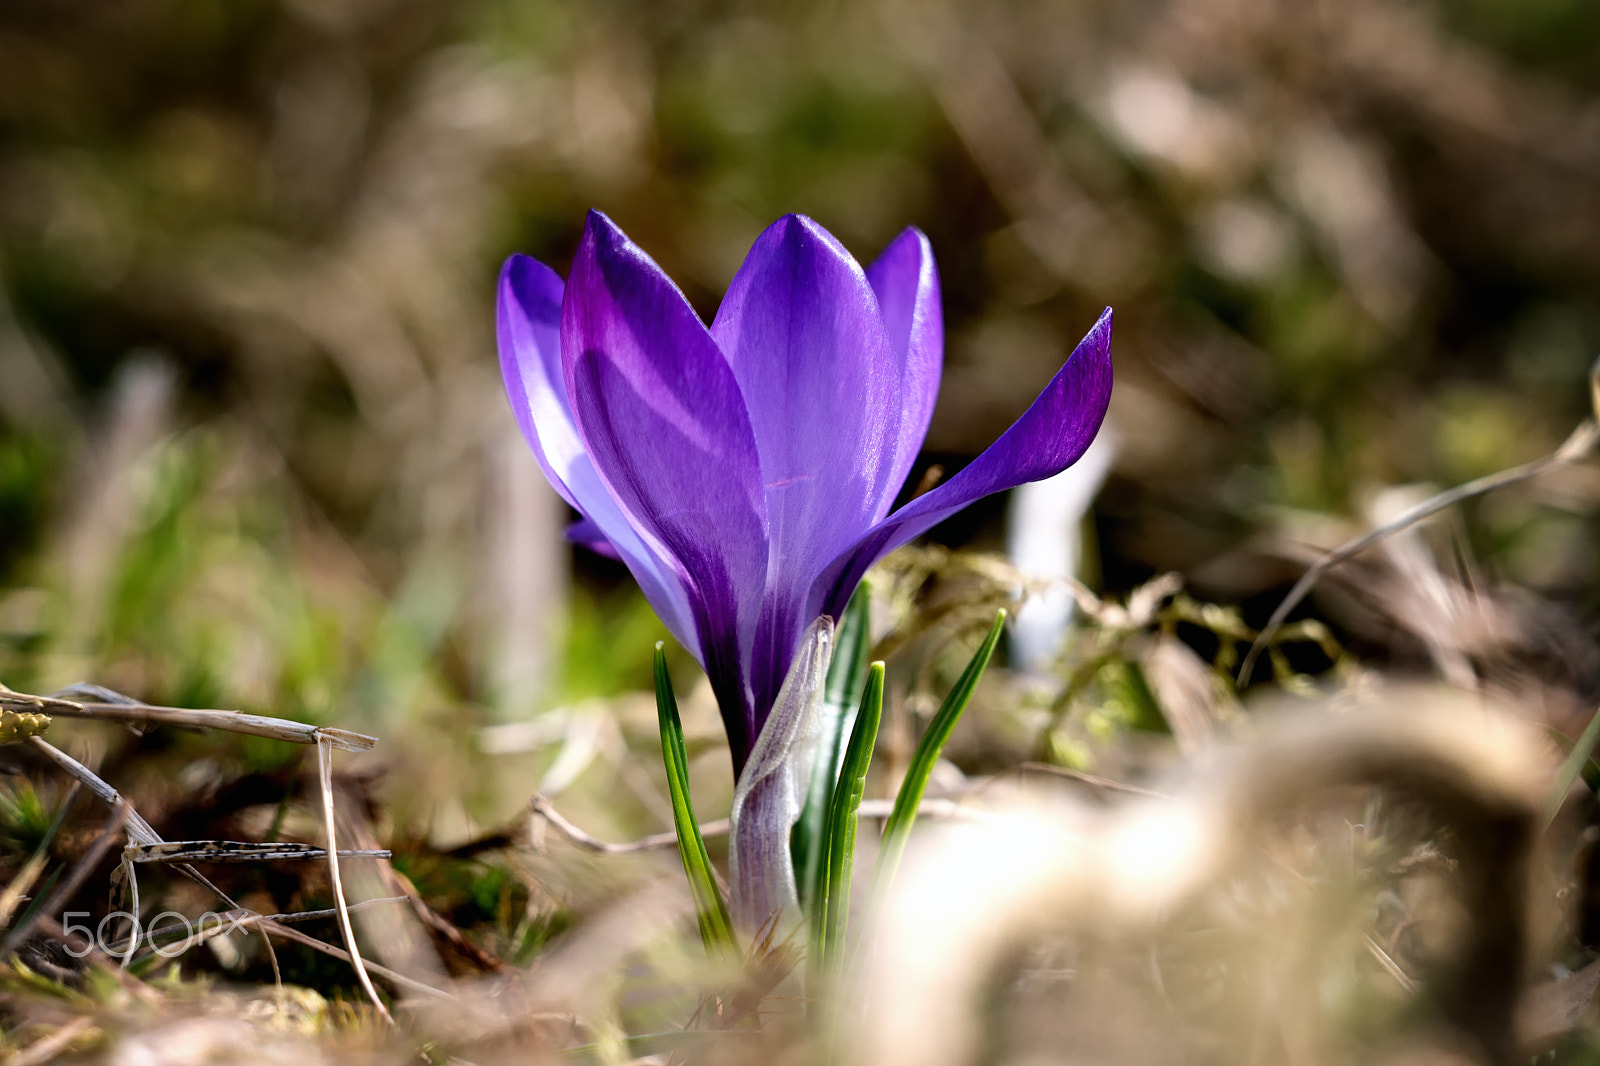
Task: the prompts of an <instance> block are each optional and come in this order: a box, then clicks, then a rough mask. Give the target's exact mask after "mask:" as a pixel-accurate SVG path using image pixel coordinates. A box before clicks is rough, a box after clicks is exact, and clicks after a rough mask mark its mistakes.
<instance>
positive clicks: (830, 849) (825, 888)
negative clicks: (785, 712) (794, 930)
mask: <svg viewBox="0 0 1600 1066" xmlns="http://www.w3.org/2000/svg"><path fill="white" fill-rule="evenodd" d="M882 718H883V664H882V663H873V664H872V667H871V669H870V670H869V671H868V673H867V684H866V690H865V691H864V692H863V693H862V695H861V708H860V710H858V711H857V712H856V724H855V728H853V729H851V730H850V744H849V746H848V747H846V748H845V752H844V766H843V767H842V768H841V769H840V771H839V783H838V784H837V785H836V786H835V787H834V790H833V799H832V802H830V803H829V804H828V818H827V823H826V836H825V837H824V841H825V850H824V853H825V855H826V858H827V862H826V863H825V864H824V866H823V869H822V872H821V875H820V876H819V883H818V886H817V891H816V897H815V898H816V904H815V909H816V911H817V914H818V916H819V920H818V921H816V922H814V923H813V925H812V958H813V959H816V960H817V962H818V964H819V965H820V966H822V967H824V968H831V967H833V966H835V965H837V962H838V960H839V958H840V956H841V949H842V948H843V946H844V936H845V927H846V925H847V923H848V921H849V917H850V873H851V870H852V869H853V868H854V866H855V856H856V821H857V819H856V812H857V811H858V810H860V808H861V796H862V794H863V793H864V792H865V791H866V788H867V768H868V767H869V766H870V765H871V764H872V749H873V746H874V745H875V744H876V743H877V741H878V723H879V721H881V720H882Z"/></svg>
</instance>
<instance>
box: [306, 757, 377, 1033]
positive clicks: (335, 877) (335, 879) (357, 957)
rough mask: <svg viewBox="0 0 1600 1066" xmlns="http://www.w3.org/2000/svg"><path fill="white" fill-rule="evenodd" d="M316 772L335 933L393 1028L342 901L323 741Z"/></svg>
mask: <svg viewBox="0 0 1600 1066" xmlns="http://www.w3.org/2000/svg"><path fill="white" fill-rule="evenodd" d="M317 771H318V775H319V777H320V778H321V783H322V821H323V825H324V827H325V828H326V830H327V834H328V877H329V879H330V880H331V881H332V883H333V902H334V905H335V906H336V907H337V908H338V910H339V931H340V932H341V933H343V934H344V943H345V947H347V948H348V949H349V952H350V965H351V967H352V968H354V970H355V971H356V978H357V979H358V980H359V981H360V982H361V987H362V989H363V990H365V991H366V993H367V997H368V998H369V999H371V1000H372V1005H373V1006H374V1007H377V1008H378V1013H379V1014H381V1015H383V1020H384V1021H386V1022H388V1023H389V1024H390V1025H393V1024H394V1017H393V1016H392V1015H390V1013H389V1008H388V1007H385V1006H384V1005H383V1000H382V999H380V998H379V997H378V990H377V989H376V988H374V987H372V978H371V977H369V976H368V975H367V964H366V962H365V960H363V959H362V958H361V949H360V948H359V947H357V946H356V931H355V928H354V927H353V926H351V924H350V907H349V905H348V904H346V903H345V900H344V882H343V881H342V879H341V878H340V876H339V846H338V844H337V843H336V842H335V838H334V824H333V823H334V818H333V747H332V744H331V743H330V742H328V741H325V740H318V742H317Z"/></svg>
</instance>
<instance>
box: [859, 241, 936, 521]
mask: <svg viewBox="0 0 1600 1066" xmlns="http://www.w3.org/2000/svg"><path fill="white" fill-rule="evenodd" d="M867 281H868V282H869V283H870V284H871V285H872V291H873V292H874V293H876V294H877V297H878V307H879V309H880V310H881V311H882V313H883V324H884V326H885V327H887V329H888V331H889V340H890V341H891V342H892V343H893V344H894V349H895V354H896V355H897V356H898V357H899V358H900V364H901V368H902V369H901V373H900V431H899V435H898V436H897V438H896V442H895V457H894V463H893V464H892V474H891V476H890V479H889V481H890V484H891V486H892V487H893V489H894V490H895V491H896V492H898V491H899V488H900V486H901V484H902V483H903V482H904V481H905V479H906V475H907V474H909V473H911V465H912V464H913V463H914V462H916V459H917V453H918V452H919V451H921V450H922V441H923V439H924V438H926V437H927V435H928V423H929V421H931V420H932V418H933V405H934V401H935V400H937V399H938V398H939V374H940V370H941V367H942V364H943V362H944V314H943V312H942V311H941V309H940V307H939V271H938V269H937V268H936V267H935V266H934V263H933V247H932V246H931V245H930V244H929V243H928V238H927V237H926V236H924V235H923V232H922V231H921V230H919V229H917V228H916V227H915V226H913V227H911V228H909V229H907V230H906V231H905V232H904V233H902V234H900V236H898V237H896V238H895V240H894V243H892V244H890V245H889V247H887V248H885V249H884V250H883V254H882V255H880V256H878V258H877V261H876V262H874V263H873V264H872V265H871V266H869V267H867ZM892 503H894V498H893V497H892V496H890V497H886V498H884V500H883V501H882V503H881V505H880V507H879V510H878V511H877V513H876V514H874V515H873V521H874V522H876V521H878V520H880V519H882V518H883V516H884V515H885V514H887V513H888V510H889V506H890V504H892Z"/></svg>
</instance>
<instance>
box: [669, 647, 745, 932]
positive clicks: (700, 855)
mask: <svg viewBox="0 0 1600 1066" xmlns="http://www.w3.org/2000/svg"><path fill="white" fill-rule="evenodd" d="M656 715H657V717H658V718H659V719H660V722H661V758H662V761H664V762H665V763H666V764H667V789H668V791H670V792H671V793H672V824H673V828H675V829H676V830H677V831H678V855H679V856H680V857H681V858H682V859H683V872H684V874H685V875H686V876H687V877H688V878H689V893H690V895H692V896H693V897H694V906H695V912H696V914H697V915H698V917H699V919H700V939H701V940H702V941H704V943H705V946H706V952H707V954H711V955H717V954H729V955H732V956H734V957H737V956H738V946H737V945H736V944H735V942H734V939H733V923H732V922H730V921H729V920H728V907H727V904H726V903H724V902H723V899H722V893H721V892H719V891H717V879H716V877H715V876H713V874H712V872H711V857H710V856H709V855H707V854H706V842H705V838H703V837H702V836H701V835H700V823H699V822H698V821H697V820H696V819H695V816H694V804H693V803H692V802H690V800H689V756H688V753H687V751H686V750H685V748H684V744H683V720H682V719H681V718H679V717H678V698H677V696H675V695H673V692H672V678H671V677H670V676H669V675H668V674H667V653H666V649H665V647H664V645H663V644H662V642H661V641H656Z"/></svg>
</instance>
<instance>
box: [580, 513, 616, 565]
mask: <svg viewBox="0 0 1600 1066" xmlns="http://www.w3.org/2000/svg"><path fill="white" fill-rule="evenodd" d="M567 540H568V541H569V542H570V543H573V544H578V545H581V546H582V547H585V548H588V549H589V550H590V551H592V552H594V553H595V554H596V555H603V556H605V557H606V558H607V559H615V560H617V561H618V562H621V561H622V553H621V552H619V551H617V546H616V545H615V544H612V543H611V538H610V537H608V536H606V535H605V531H604V530H602V529H601V528H600V526H599V525H598V524H596V523H595V522H594V521H593V520H591V519H588V518H580V519H578V520H577V521H576V522H574V523H572V525H570V526H568V527H567Z"/></svg>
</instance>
